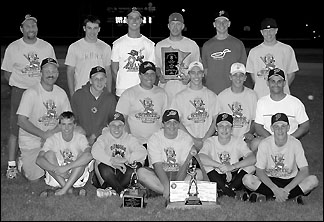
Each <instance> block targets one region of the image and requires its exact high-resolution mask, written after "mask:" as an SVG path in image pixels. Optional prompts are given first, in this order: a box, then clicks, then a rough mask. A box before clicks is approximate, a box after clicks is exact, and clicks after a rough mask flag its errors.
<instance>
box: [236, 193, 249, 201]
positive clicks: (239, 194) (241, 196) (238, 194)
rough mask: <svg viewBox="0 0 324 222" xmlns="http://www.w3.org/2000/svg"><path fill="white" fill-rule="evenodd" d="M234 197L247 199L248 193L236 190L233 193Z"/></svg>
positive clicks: (242, 199)
mask: <svg viewBox="0 0 324 222" xmlns="http://www.w3.org/2000/svg"><path fill="white" fill-rule="evenodd" d="M235 199H236V200H241V201H247V200H249V195H248V193H247V192H238V191H237V192H236V193H235Z"/></svg>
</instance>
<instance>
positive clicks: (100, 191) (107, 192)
mask: <svg viewBox="0 0 324 222" xmlns="http://www.w3.org/2000/svg"><path fill="white" fill-rule="evenodd" d="M111 195H112V193H111V191H110V190H109V189H107V188H106V189H102V188H98V189H97V197H99V198H106V197H110V196H111Z"/></svg>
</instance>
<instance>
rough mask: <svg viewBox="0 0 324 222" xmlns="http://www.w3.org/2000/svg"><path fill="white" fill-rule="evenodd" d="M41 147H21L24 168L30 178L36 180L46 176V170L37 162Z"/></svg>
mask: <svg viewBox="0 0 324 222" xmlns="http://www.w3.org/2000/svg"><path fill="white" fill-rule="evenodd" d="M40 150H41V148H35V149H20V152H21V161H22V169H23V172H24V175H25V177H26V178H27V179H29V180H36V179H39V178H41V177H42V176H44V174H45V171H44V170H43V169H42V168H40V167H39V166H38V165H37V164H36V159H37V156H38V153H39V151H40Z"/></svg>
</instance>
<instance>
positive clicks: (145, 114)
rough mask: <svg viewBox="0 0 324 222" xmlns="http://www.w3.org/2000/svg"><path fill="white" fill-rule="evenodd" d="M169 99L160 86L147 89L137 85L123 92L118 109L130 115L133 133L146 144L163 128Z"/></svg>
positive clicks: (129, 121)
mask: <svg viewBox="0 0 324 222" xmlns="http://www.w3.org/2000/svg"><path fill="white" fill-rule="evenodd" d="M167 100H168V98H167V94H166V92H165V91H164V89H162V88H161V87H159V86H155V85H154V86H153V88H152V89H150V90H146V89H143V88H142V87H141V86H140V85H136V86H133V87H131V88H129V89H127V90H125V91H124V92H123V94H122V95H121V97H120V98H119V100H118V103H117V106H116V111H117V112H120V113H122V114H123V115H127V116H128V124H129V127H130V132H131V134H132V135H134V136H135V137H137V138H138V139H139V140H140V141H141V143H142V144H145V143H146V142H147V139H148V138H149V137H150V136H151V135H152V134H153V133H154V132H156V131H158V130H159V129H160V128H161V126H162V116H163V113H164V110H165V109H166V106H167Z"/></svg>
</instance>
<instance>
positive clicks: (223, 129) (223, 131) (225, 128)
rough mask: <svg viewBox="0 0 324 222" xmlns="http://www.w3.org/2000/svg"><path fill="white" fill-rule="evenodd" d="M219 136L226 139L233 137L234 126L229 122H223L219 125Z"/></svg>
mask: <svg viewBox="0 0 324 222" xmlns="http://www.w3.org/2000/svg"><path fill="white" fill-rule="evenodd" d="M216 129H217V132H218V136H219V137H221V138H223V139H225V138H229V137H231V133H232V124H231V123H229V122H227V121H222V122H219V123H218V124H217V127H216Z"/></svg>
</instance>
